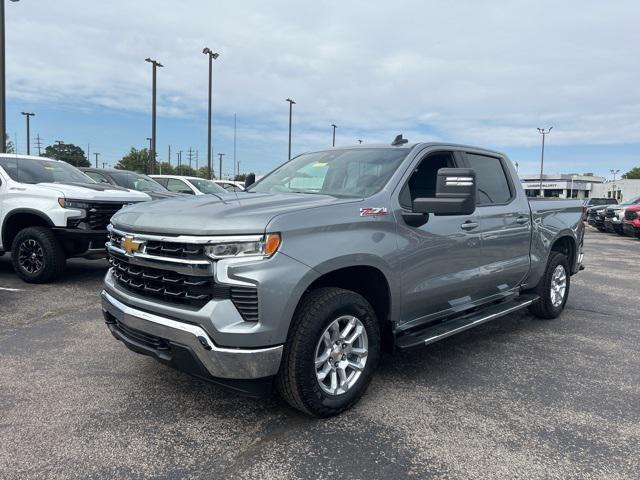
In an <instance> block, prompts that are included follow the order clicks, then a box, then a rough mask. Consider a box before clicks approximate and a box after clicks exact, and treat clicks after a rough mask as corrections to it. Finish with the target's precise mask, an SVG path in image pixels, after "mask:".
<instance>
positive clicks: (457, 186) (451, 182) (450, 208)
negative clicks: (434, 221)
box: [413, 168, 476, 215]
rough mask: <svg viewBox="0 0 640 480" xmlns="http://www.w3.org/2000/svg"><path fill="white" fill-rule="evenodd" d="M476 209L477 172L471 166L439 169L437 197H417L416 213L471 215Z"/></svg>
mask: <svg viewBox="0 0 640 480" xmlns="http://www.w3.org/2000/svg"><path fill="white" fill-rule="evenodd" d="M475 209H476V172H475V171H474V170H473V169H471V168H441V169H440V170H438V180H437V183H436V196H435V198H416V199H415V200H414V201H413V211H414V212H415V213H433V214H434V215H470V214H472V213H473V212H474V211H475Z"/></svg>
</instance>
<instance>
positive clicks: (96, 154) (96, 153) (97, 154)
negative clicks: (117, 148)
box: [94, 152, 104, 168]
mask: <svg viewBox="0 0 640 480" xmlns="http://www.w3.org/2000/svg"><path fill="white" fill-rule="evenodd" d="M94 155H95V156H96V168H98V157H99V156H100V154H99V153H98V152H95V153H94ZM102 165H103V167H102V168H104V163H103V164H102Z"/></svg>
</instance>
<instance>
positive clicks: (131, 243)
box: [120, 236, 144, 255]
mask: <svg viewBox="0 0 640 480" xmlns="http://www.w3.org/2000/svg"><path fill="white" fill-rule="evenodd" d="M143 244H144V242H139V241H138V240H134V238H133V237H130V236H126V237H122V238H121V239H120V246H121V247H122V249H123V250H124V251H125V252H127V253H128V254H129V255H131V254H133V253H135V252H137V251H138V250H140V247H141V246H142V245H143Z"/></svg>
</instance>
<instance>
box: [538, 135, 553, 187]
mask: <svg viewBox="0 0 640 480" xmlns="http://www.w3.org/2000/svg"><path fill="white" fill-rule="evenodd" d="M551 130H553V127H549V129H548V130H545V129H544V128H538V132H539V133H540V135H542V155H541V156H540V196H541V197H542V196H544V195H543V193H542V172H543V171H544V138H545V137H546V136H547V135H549V133H550V132H551Z"/></svg>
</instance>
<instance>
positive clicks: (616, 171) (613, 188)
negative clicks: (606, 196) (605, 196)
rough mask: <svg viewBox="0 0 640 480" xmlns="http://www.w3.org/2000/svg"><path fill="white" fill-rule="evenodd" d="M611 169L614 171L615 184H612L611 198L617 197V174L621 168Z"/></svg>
mask: <svg viewBox="0 0 640 480" xmlns="http://www.w3.org/2000/svg"><path fill="white" fill-rule="evenodd" d="M609 171H610V172H611V173H613V184H612V185H611V198H616V175H617V174H618V173H619V172H620V169H617V170H614V169H611V170H609Z"/></svg>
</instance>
